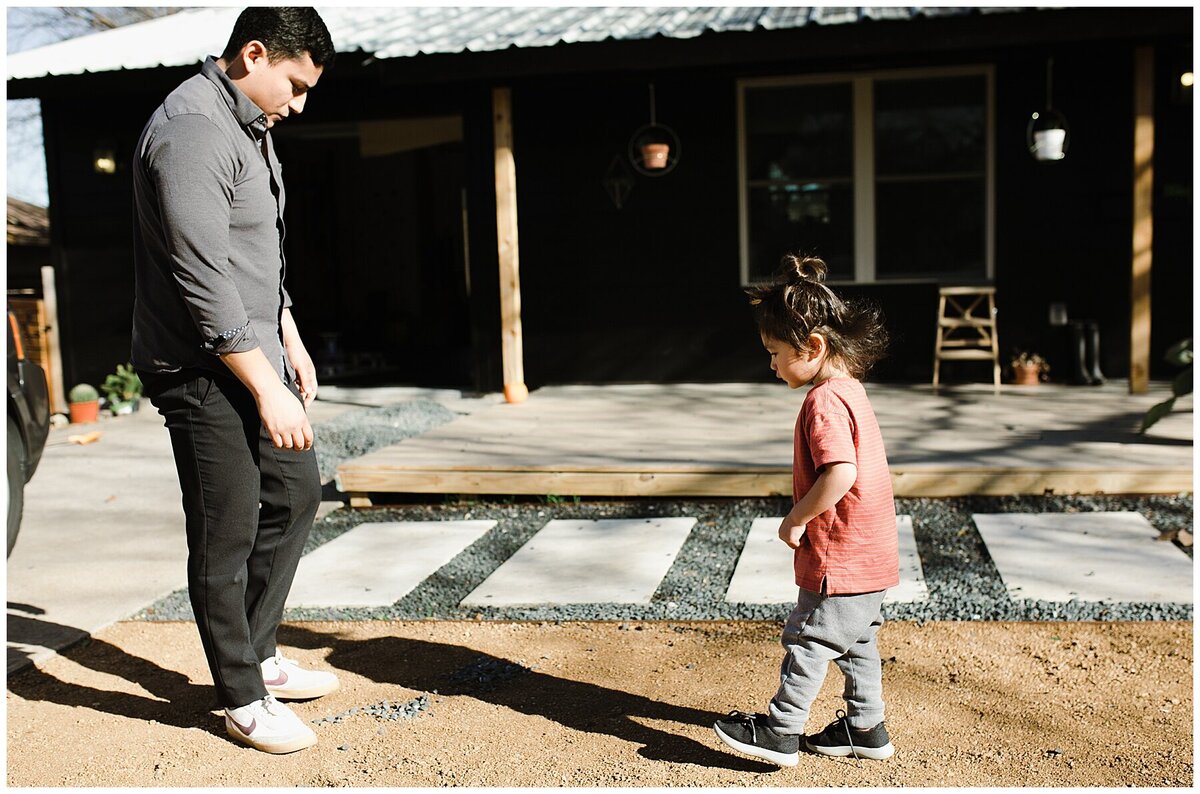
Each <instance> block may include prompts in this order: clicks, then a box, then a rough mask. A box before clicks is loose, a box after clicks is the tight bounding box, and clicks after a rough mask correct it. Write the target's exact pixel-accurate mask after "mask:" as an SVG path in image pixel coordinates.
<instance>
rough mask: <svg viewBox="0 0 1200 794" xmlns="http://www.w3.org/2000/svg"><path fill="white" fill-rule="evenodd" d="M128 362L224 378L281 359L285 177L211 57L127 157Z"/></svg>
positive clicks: (255, 115)
mask: <svg viewBox="0 0 1200 794" xmlns="http://www.w3.org/2000/svg"><path fill="white" fill-rule="evenodd" d="M133 170H134V173H133V200H134V223H133V225H134V272H135V276H136V290H135V296H134V309H133V350H132V354H133V364H134V366H135V367H137V368H138V369H141V370H143V371H148V372H174V371H177V370H179V369H182V368H185V367H189V368H190V367H199V368H203V369H208V370H212V371H216V372H220V373H223V374H228V372H229V370H228V369H227V368H226V367H225V365H224V364H223V363H222V362H221V360H220V355H222V354H225V353H240V352H245V351H248V350H253V349H254V348H256V347H261V348H262V351H263V353H264V354H265V355H266V357H267V360H268V361H270V362H271V364H272V365H274V367H275V369H276V371H277V372H279V375H280V377H281V378H282V379H283V380H285V381H291V380H292V378H293V377H294V373H293V371H292V368H291V365H290V362H288V360H287V356H286V355H285V353H284V347H283V338H282V333H281V330H280V315H281V313H282V311H283V309H284V308H286V307H288V306H291V299H290V297H289V296H288V294H287V290H286V289H284V286H283V279H284V274H285V271H286V263H285V261H284V256H283V238H284V233H285V232H284V225H283V209H284V191H283V178H282V173H281V169H280V165H279V161H278V159H277V158H276V156H275V148H274V144H273V143H272V141H271V136H270V134H269V133H268V131H267V126H266V116H265V115H264V114H263V112H262V110H261V109H260V108H259V107H258V106H257V105H256V104H254V102H253V101H251V100H250V99H249V98H248V97H247V96H246V95H245V94H243V93H242V92H241V91H240V90H239V89H238V88H237V86H235V85H234V84H233V82H232V81H231V80H230V79H229V77H228V76H226V74H225V73H224V72H223V71H221V69H220V67H219V66H217V63H216V60H215V59H213V58H211V57H210V58H208V59H207V60H206V61H205V63H204V66H203V67H202V69H201V71H200V74H198V75H196V76H195V77H192V78H190V79H188V80H186V81H184V82H183V83H182V84H181V85H180V86H179V87H178V88H176V89H175V90H174V91H172V92H171V94H170V95H168V96H167V98H166V99H165V100H164V101H163V103H162V104H161V105H159V107H158V108H157V109H156V110H155V111H154V114H153V115H152V116H151V117H150V121H149V122H148V123H147V124H146V127H145V129H144V130H143V131H142V135H141V138H140V140H139V141H138V145H137V150H136V152H135V155H134V167H133Z"/></svg>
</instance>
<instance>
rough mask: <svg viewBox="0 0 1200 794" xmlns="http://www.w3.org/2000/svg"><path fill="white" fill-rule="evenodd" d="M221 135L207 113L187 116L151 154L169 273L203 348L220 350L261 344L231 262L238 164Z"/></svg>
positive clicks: (166, 130) (174, 121) (159, 138)
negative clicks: (233, 209) (230, 246)
mask: <svg viewBox="0 0 1200 794" xmlns="http://www.w3.org/2000/svg"><path fill="white" fill-rule="evenodd" d="M224 136H225V133H223V132H222V131H221V130H220V129H219V128H218V127H217V126H216V125H215V124H214V123H213V122H212V121H211V120H210V119H208V118H207V117H205V116H203V115H200V114H182V115H178V116H175V117H173V118H171V119H170V120H168V121H167V122H166V123H164V124H163V125H162V126H161V127H160V128H159V129H158V130H157V131H156V133H155V136H154V139H153V141H152V142H151V143H150V145H149V147H148V148H147V152H146V165H147V173H148V175H149V176H150V178H151V180H152V181H153V183H154V185H155V187H156V192H157V196H158V202H159V211H160V213H161V218H162V224H163V230H164V232H165V243H166V246H167V253H168V255H169V257H170V267H171V274H172V276H173V277H174V280H175V283H176V285H177V286H178V288H179V294H180V296H181V297H182V298H183V302H184V304H185V305H186V306H187V309H188V312H189V314H190V315H191V318H192V321H193V322H194V323H195V325H196V328H197V329H198V331H199V334H200V338H201V340H202V347H203V348H204V349H205V350H207V351H208V352H210V353H214V354H217V355H223V354H226V353H242V352H246V351H248V350H253V349H255V348H256V347H259V340H258V337H257V335H256V334H255V333H254V329H253V328H252V327H251V325H250V318H249V317H248V316H247V313H246V308H245V306H244V305H243V303H242V298H241V295H240V293H239V292H238V289H237V285H236V284H235V282H234V279H233V275H232V273H231V268H230V263H229V245H230V243H229V229H230V214H231V210H232V205H233V200H234V184H235V181H236V179H237V169H238V164H237V162H236V160H235V159H234V158H233V157H232V156H231V155H230V153H229V151H230V146H229V143H228V142H227V141H225V139H224ZM181 174H186V175H187V177H186V178H180V175H181ZM289 303H290V300H288V299H287V298H286V293H285V305H287V304H289Z"/></svg>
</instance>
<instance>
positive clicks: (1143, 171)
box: [1129, 47, 1154, 394]
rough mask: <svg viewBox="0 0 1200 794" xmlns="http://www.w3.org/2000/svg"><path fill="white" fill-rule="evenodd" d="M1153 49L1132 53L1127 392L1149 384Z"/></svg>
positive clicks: (1141, 389) (1142, 390) (1142, 389)
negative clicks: (1131, 206) (1131, 175)
mask: <svg viewBox="0 0 1200 794" xmlns="http://www.w3.org/2000/svg"><path fill="white" fill-rule="evenodd" d="M1153 192H1154V48H1153V47H1138V48H1137V49H1136V50H1134V55H1133V260H1132V271H1131V272H1132V278H1131V281H1130V291H1129V305H1130V323H1129V393H1130V394H1145V393H1146V391H1147V389H1148V387H1149V384H1150V265H1151V252H1152V247H1153V243H1154V210H1153V205H1152V199H1153Z"/></svg>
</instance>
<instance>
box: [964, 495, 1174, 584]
mask: <svg viewBox="0 0 1200 794" xmlns="http://www.w3.org/2000/svg"><path fill="white" fill-rule="evenodd" d="M972 517H973V518H974V520H975V526H976V527H978V528H979V534H980V535H982V536H983V541H984V543H986V544H987V548H988V552H989V553H990V554H991V556H992V560H993V561H994V562H995V563H996V568H997V569H998V570H999V571H1000V577H1001V578H1002V579H1003V580H1004V584H1005V586H1006V587H1007V588H1008V593H1009V595H1010V596H1012V597H1013V598H1032V599H1038V600H1042V601H1071V600H1079V601H1152V602H1169V603H1182V604H1190V603H1192V561H1191V560H1190V559H1189V558H1188V556H1187V555H1186V554H1184V553H1183V552H1182V551H1181V550H1180V549H1178V548H1177V547H1176V546H1175V545H1174V544H1172V543H1167V542H1164V541H1159V540H1156V538H1157V537H1158V535H1159V533H1158V530H1156V529H1155V528H1154V527H1153V526H1152V525H1151V524H1150V522H1149V521H1147V520H1146V518H1145V517H1144V516H1143V515H1141V514H1140V513H1134V512H1120V513H1116V512H1114V513H1006V514H1001V515H995V514H985V513H979V514H975V515H973V516H972Z"/></svg>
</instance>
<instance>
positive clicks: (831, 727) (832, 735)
mask: <svg viewBox="0 0 1200 794" xmlns="http://www.w3.org/2000/svg"><path fill="white" fill-rule="evenodd" d="M804 746H805V747H807V748H808V749H809V750H812V751H813V752H814V753H820V754H821V755H833V756H846V755H852V756H854V757H855V758H870V759H871V760H873V761H882V760H883V759H885V758H891V757H892V754H893V753H895V752H896V748H895V747H892V740H891V738H890V737H889V736H888V732H887V728H885V727H883V723H882V722H881V723H879V724H878V725H876V726H875V727H874V728H867V729H859V728H851V727H850V721H849V720H847V719H846V712H844V711H842V710H841V709H839V710H838V712H837V719H836V720H834V721H833V722H831V723H829V724H828V725H827V726H825V730H823V731H821V732H820V733H818V734H817V735H816V736H808V737H806V738H805V739H804Z"/></svg>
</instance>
